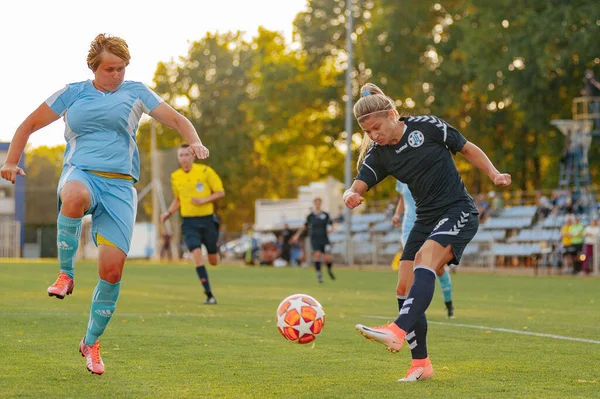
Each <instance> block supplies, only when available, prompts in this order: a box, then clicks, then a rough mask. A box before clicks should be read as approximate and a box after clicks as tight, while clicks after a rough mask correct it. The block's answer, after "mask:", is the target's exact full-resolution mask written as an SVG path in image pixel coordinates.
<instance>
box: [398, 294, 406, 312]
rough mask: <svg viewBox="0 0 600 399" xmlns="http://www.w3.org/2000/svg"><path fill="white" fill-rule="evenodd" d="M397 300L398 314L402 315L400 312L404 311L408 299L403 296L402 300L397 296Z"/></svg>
mask: <svg viewBox="0 0 600 399" xmlns="http://www.w3.org/2000/svg"><path fill="white" fill-rule="evenodd" d="M396 299H397V300H398V314H400V311H401V310H402V305H404V301H405V300H406V297H405V296H403V297H402V298H400V297H399V296H396Z"/></svg>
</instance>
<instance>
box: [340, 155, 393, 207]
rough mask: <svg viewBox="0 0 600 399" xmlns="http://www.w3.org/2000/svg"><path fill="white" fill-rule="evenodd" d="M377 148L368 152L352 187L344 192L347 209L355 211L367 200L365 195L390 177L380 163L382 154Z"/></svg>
mask: <svg viewBox="0 0 600 399" xmlns="http://www.w3.org/2000/svg"><path fill="white" fill-rule="evenodd" d="M376 148H377V147H376V146H373V147H371V148H370V149H369V151H368V152H367V154H366V156H365V158H364V160H363V162H362V164H361V166H360V169H359V171H358V175H357V176H356V179H355V180H354V183H352V186H351V187H350V188H349V189H348V190H346V191H345V192H344V195H343V197H342V198H343V200H344V204H345V205H346V207H348V208H350V209H354V208H356V207H357V206H359V205H360V204H362V203H363V201H364V200H365V199H364V198H363V195H364V194H365V193H366V192H367V191H368V190H369V189H370V188H371V187H373V186H375V185H376V184H377V183H379V182H380V181H382V180H383V179H385V178H386V177H387V176H388V172H387V170H386V168H385V167H384V166H383V165H382V164H381V162H379V157H380V153H378V152H377V150H376Z"/></svg>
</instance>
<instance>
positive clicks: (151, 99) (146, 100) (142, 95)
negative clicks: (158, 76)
mask: <svg viewBox="0 0 600 399" xmlns="http://www.w3.org/2000/svg"><path fill="white" fill-rule="evenodd" d="M137 92H138V97H139V99H140V100H141V101H142V104H144V112H145V113H146V114H149V113H150V112H152V110H153V109H154V108H156V107H158V105H159V104H160V103H162V102H164V100H163V99H162V98H160V96H159V95H158V94H156V93H155V92H154V90H152V89H151V88H149V87H148V86H146V85H145V84H143V83H139V84H138V90H137Z"/></svg>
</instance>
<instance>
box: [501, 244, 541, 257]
mask: <svg viewBox="0 0 600 399" xmlns="http://www.w3.org/2000/svg"><path fill="white" fill-rule="evenodd" d="M492 253H493V254H494V255H495V256H533V255H539V254H541V253H542V246H541V244H495V245H494V246H493V247H492Z"/></svg>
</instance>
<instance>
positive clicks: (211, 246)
mask: <svg viewBox="0 0 600 399" xmlns="http://www.w3.org/2000/svg"><path fill="white" fill-rule="evenodd" d="M218 226H219V223H218V219H217V217H216V215H208V216H197V217H184V218H183V222H182V223H181V234H182V235H183V241H184V242H185V245H186V246H187V248H188V250H189V251H190V252H191V251H193V250H194V249H197V248H200V247H202V245H203V244H204V246H205V247H206V252H208V253H209V254H211V255H213V254H216V253H217V252H218V249H217V241H218V240H219V227H218Z"/></svg>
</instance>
